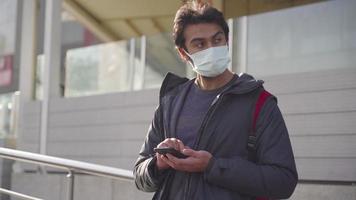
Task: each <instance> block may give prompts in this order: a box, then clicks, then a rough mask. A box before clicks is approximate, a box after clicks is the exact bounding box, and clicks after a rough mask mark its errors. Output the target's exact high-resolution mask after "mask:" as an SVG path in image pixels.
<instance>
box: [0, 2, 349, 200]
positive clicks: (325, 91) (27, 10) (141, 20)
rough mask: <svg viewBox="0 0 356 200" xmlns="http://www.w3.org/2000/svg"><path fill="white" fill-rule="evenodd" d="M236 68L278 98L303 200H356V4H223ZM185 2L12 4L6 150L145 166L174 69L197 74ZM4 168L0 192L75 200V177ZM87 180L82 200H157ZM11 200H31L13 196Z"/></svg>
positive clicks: (3, 24) (0, 73)
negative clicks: (181, 42) (185, 34)
mask: <svg viewBox="0 0 356 200" xmlns="http://www.w3.org/2000/svg"><path fill="white" fill-rule="evenodd" d="M211 3H212V4H213V5H214V6H215V7H216V8H218V9H219V10H221V11H222V12H223V13H224V15H225V17H226V19H227V22H228V24H229V27H230V34H229V47H230V54H231V56H232V60H233V62H232V64H231V66H230V68H231V69H232V70H233V71H234V72H236V73H249V74H252V75H254V76H255V77H256V78H258V79H263V80H264V81H265V87H266V88H267V89H268V90H269V91H270V92H272V93H273V94H275V95H276V96H277V98H278V104H279V107H280V108H281V110H282V113H283V115H284V119H285V121H286V124H287V127H288V130H289V134H290V137H291V141H292V145H293V150H294V153H295V157H296V164H297V168H298V172H299V177H300V181H299V184H298V186H297V188H296V191H295V193H294V194H293V196H292V197H291V199H298V200H299V199H323V200H325V199H333V200H334V199H345V200H346V199H347V200H352V199H356V1H355V0H333V1H321V0H212V1H211ZM181 4H182V3H181V1H180V0H170V1H167V0H145V1H142V0H141V1H140V0H100V1H98V0H0V146H1V147H6V148H12V149H18V150H22V151H28V152H33V153H40V154H46V155H51V156H56V157H61V158H68V159H73V160H78V161H85V162H90V163H95V164H100V165H105V166H111V167H115V168H120V169H127V170H132V168H133V164H134V162H135V159H136V157H137V155H138V152H139V150H140V147H141V145H142V142H143V140H144V137H145V135H146V131H147V129H148V126H149V124H150V122H151V119H152V116H153V112H154V109H155V107H156V106H157V104H158V92H159V87H160V84H161V82H162V80H163V78H164V76H165V74H166V73H167V72H173V73H176V74H178V75H180V76H186V77H189V78H192V77H194V76H195V74H194V72H193V71H192V70H191V68H190V66H188V65H186V64H185V63H183V62H182V61H181V60H180V58H179V57H178V54H177V52H176V50H175V47H174V44H173V41H172V37H171V29H172V24H173V18H174V14H175V12H176V11H177V9H178V8H179V7H180V5H181ZM45 171H46V172H45V173H44V172H43V168H39V167H38V166H37V165H33V164H26V163H23V162H18V161H16V162H15V161H12V160H10V159H0V176H1V182H0V184H1V186H0V188H5V189H10V190H13V191H16V192H20V193H24V194H28V195H33V196H36V197H39V198H42V199H50V200H57V199H60V200H62V199H67V194H66V193H67V190H68V188H67V185H68V180H67V179H66V175H67V174H66V173H65V172H64V171H63V170H58V169H55V168H53V169H52V168H47V169H46V170H45ZM76 177H77V178H76V179H75V187H74V188H75V190H74V199H78V200H79V199H80V200H81V199H83V200H84V199H85V200H87V199H103V200H106V199H110V200H111V199H150V198H151V197H152V194H149V193H141V192H139V191H137V190H136V189H135V187H134V184H133V182H132V181H127V180H111V179H105V178H99V177H93V176H89V175H84V174H81V175H78V176H76ZM0 197H1V199H3V200H8V199H17V198H15V197H10V196H9V195H7V194H1V196H0Z"/></svg>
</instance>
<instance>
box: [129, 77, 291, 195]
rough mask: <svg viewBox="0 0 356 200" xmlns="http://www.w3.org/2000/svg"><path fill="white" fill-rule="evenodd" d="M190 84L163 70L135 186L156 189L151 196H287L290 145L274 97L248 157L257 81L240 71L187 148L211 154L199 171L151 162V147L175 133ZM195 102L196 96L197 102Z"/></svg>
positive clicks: (262, 116) (260, 120)
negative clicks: (165, 167) (164, 167)
mask: <svg viewBox="0 0 356 200" xmlns="http://www.w3.org/2000/svg"><path fill="white" fill-rule="evenodd" d="M190 84H194V80H188V79H186V78H180V77H178V76H176V75H174V74H171V73H169V74H167V76H166V78H165V80H164V81H163V84H162V87H161V90H160V101H159V106H158V108H157V109H156V112H155V115H154V118H153V121H152V124H151V126H150V128H149V130H148V134H147V137H146V139H145V142H144V144H143V146H142V149H141V151H140V154H139V158H138V160H137V161H136V163H135V167H134V176H135V183H136V186H137V188H138V189H140V190H143V191H147V192H156V193H155V196H154V197H153V199H168V200H173V199H177V200H199V199H202V200H203V199H204V200H209V199H222V200H229V199H234V200H239V199H253V197H256V196H263V197H269V198H275V199H280V198H288V197H289V196H290V195H291V194H292V193H293V191H294V188H295V186H296V183H297V180H298V175H297V171H296V167H295V162H294V156H293V151H292V148H291V143H290V140H289V136H288V131H287V128H286V126H285V123H284V120H283V117H282V115H281V112H280V110H279V108H278V106H277V101H276V98H275V97H273V96H272V97H271V98H269V99H268V100H267V101H266V103H265V104H264V106H263V108H262V110H261V112H260V114H259V117H258V120H257V126H256V129H257V131H256V135H257V141H256V158H257V161H256V162H253V161H251V160H248V154H249V152H248V149H247V139H248V133H249V131H251V128H252V115H253V111H254V108H255V104H256V100H257V97H258V94H259V93H260V92H261V90H263V87H262V84H263V81H257V80H255V79H254V78H253V77H252V76H250V75H247V74H242V75H240V77H239V78H238V79H236V80H235V82H234V83H233V84H231V86H230V87H228V88H226V89H224V90H223V92H221V94H220V95H218V96H217V98H216V99H215V100H214V101H213V103H212V105H211V106H210V108H209V111H208V113H207V115H206V117H205V119H204V120H203V123H202V125H201V127H200V131H199V133H198V136H197V141H196V144H195V146H194V148H193V149H195V150H205V151H208V152H210V153H211V154H212V155H213V158H212V159H211V161H210V162H209V165H208V167H207V169H206V170H205V171H204V172H202V173H187V172H180V171H175V170H173V169H168V170H164V171H159V170H158V169H157V168H156V165H155V162H156V157H155V153H154V152H153V148H154V147H156V146H157V145H158V144H159V143H160V142H162V141H163V140H164V139H165V138H174V137H176V132H175V130H176V124H177V120H178V118H179V113H180V111H181V109H182V106H183V104H184V99H185V97H186V94H187V92H188V88H189V86H190ZM197 103H199V102H197Z"/></svg>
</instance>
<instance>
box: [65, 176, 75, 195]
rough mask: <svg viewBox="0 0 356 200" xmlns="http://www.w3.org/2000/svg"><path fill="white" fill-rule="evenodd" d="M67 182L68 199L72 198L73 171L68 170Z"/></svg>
mask: <svg viewBox="0 0 356 200" xmlns="http://www.w3.org/2000/svg"><path fill="white" fill-rule="evenodd" d="M67 178H68V179H69V182H68V200H74V172H73V171H69V172H68V174H67Z"/></svg>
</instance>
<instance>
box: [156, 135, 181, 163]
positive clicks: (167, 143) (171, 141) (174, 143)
mask: <svg viewBox="0 0 356 200" xmlns="http://www.w3.org/2000/svg"><path fill="white" fill-rule="evenodd" d="M162 147H172V148H174V149H176V150H178V151H180V152H181V151H182V150H183V149H184V144H183V142H182V141H180V140H178V139H176V138H167V139H165V140H164V141H163V142H161V143H159V144H158V145H157V148H162ZM156 157H157V162H156V165H157V168H158V169H159V170H163V169H168V168H170V166H169V165H168V164H167V163H166V162H165V161H164V159H166V156H165V155H161V154H159V153H156Z"/></svg>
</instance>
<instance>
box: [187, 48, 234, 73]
mask: <svg viewBox="0 0 356 200" xmlns="http://www.w3.org/2000/svg"><path fill="white" fill-rule="evenodd" d="M186 53H187V52H186ZM187 55H188V56H189V57H190V58H191V59H192V62H190V64H191V65H192V67H193V70H194V71H195V72H196V73H198V74H200V75H202V76H205V77H215V76H218V75H220V74H222V73H223V72H224V71H225V70H226V69H227V67H228V65H229V64H230V62H231V59H230V56H229V49H228V47H227V45H224V46H218V47H211V48H208V49H205V50H202V51H199V52H196V53H193V54H192V55H190V54H188V53H187Z"/></svg>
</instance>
